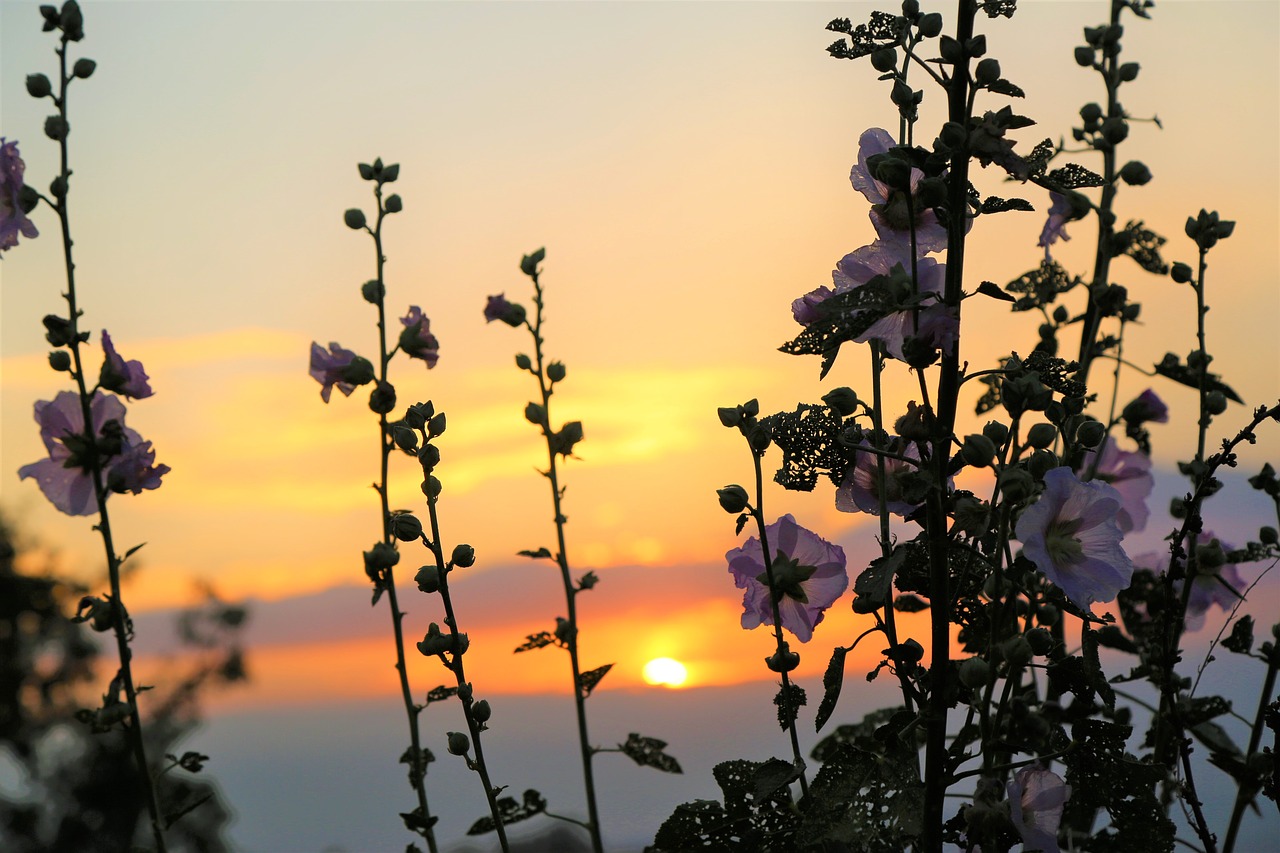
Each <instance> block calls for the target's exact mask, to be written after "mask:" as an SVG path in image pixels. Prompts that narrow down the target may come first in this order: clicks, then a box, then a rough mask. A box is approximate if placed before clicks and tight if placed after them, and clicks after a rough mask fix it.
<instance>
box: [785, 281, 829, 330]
mask: <svg viewBox="0 0 1280 853" xmlns="http://www.w3.org/2000/svg"><path fill="white" fill-rule="evenodd" d="M834 295H835V291H834V290H832V289H831V288H829V287H827V286H826V285H825V284H824V285H822V286H820V287H817V288H815V289H813V290H811V291H809V292H808V293H806V294H805V295H804V296H801V297H800V298H799V299H796V300H795V301H793V302H792V303H791V316H792V317H794V318H795V320H796V322H797V323H799V324H800V325H801V326H808V325H809V324H810V323H813V322H815V321H816V320H818V319H819V318H820V317H821V316H822V314H821V312H820V311H818V306H819V305H821V304H822V303H823V302H825V301H826V300H827V299H828V298H829V297H831V296H834Z"/></svg>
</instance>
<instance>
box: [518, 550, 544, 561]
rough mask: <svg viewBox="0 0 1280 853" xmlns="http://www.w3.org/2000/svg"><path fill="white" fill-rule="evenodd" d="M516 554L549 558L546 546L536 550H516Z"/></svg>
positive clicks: (538, 558)
mask: <svg viewBox="0 0 1280 853" xmlns="http://www.w3.org/2000/svg"><path fill="white" fill-rule="evenodd" d="M516 556H518V557H530V558H532V559H534V560H550V559H551V552H550V551H548V550H547V549H546V548H539V549H538V550H536V551H517V552H516Z"/></svg>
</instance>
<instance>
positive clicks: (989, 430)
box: [982, 421, 1009, 447]
mask: <svg viewBox="0 0 1280 853" xmlns="http://www.w3.org/2000/svg"><path fill="white" fill-rule="evenodd" d="M982 434H983V435H985V436H986V437H987V438H989V439H991V441H992V442H993V443H994V444H995V446H996V447H1003V446H1004V443H1005V441H1006V440H1008V438H1009V428H1008V427H1007V426H1005V425H1004V424H1002V423H1000V422H999V421H987V425H986V426H984V427H983V428H982Z"/></svg>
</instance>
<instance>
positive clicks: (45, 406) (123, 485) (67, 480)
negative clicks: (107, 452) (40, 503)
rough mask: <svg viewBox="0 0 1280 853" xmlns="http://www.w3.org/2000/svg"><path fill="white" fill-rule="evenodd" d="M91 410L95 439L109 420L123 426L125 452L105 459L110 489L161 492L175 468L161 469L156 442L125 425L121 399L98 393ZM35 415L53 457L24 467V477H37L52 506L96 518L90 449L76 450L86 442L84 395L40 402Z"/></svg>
mask: <svg viewBox="0 0 1280 853" xmlns="http://www.w3.org/2000/svg"><path fill="white" fill-rule="evenodd" d="M89 412H90V415H91V416H92V420H93V431H94V437H95V439H96V438H101V437H102V435H103V429H104V427H105V426H106V424H107V422H108V421H115V422H117V423H118V424H119V425H120V427H121V437H122V441H123V447H122V449H121V452H120V453H119V454H117V455H115V456H111V457H109V458H107V459H106V460H104V462H105V464H104V465H103V468H104V471H103V473H104V474H105V475H106V485H108V486H109V487H110V488H112V489H113V490H114V491H131V492H133V493H134V494H139V493H141V491H142V490H143V489H156V488H159V487H160V478H161V477H162V476H163V475H164V474H167V473H168V472H169V470H170V469H169V466H168V465H156V464H155V451H154V450H152V449H151V442H149V441H143V439H142V436H140V435H138V433H137V432H135V431H134V430H132V429H129V428H128V427H126V426H124V415H125V408H124V404H123V403H121V402H120V398H118V397H115V396H112V395H109V394H103V393H101V392H95V393H94V395H93V398H92V399H91V400H90V402H89ZM35 413H36V422H37V423H39V424H40V439H41V441H43V442H44V446H45V449H46V450H47V451H48V452H49V457H48V458H47V459H41V460H40V461H39V462H33V463H31V464H30V465H24V466H22V467H21V468H19V469H18V477H19V478H20V479H23V480H25V479H27V478H28V477H32V478H34V479H35V481H36V484H37V485H38V486H40V491H42V492H44V496H45V497H46V498H48V499H49V502H50V503H52V504H53V505H54V506H55V507H57V508H58V509H59V510H61V511H62V512H65V513H66V514H67V515H92V514H93V513H95V512H97V511H98V497H97V495H96V494H95V493H94V488H93V476H92V475H91V474H90V472H89V470H88V469H86V468H85V464H86V460H85V459H84V458H83V456H84V455H85V454H84V451H83V450H81V451H80V452H77V451H76V450H74V449H73V448H75V447H78V446H80V445H83V443H84V442H83V438H84V431H85V430H84V412H83V410H82V409H81V407H80V397H79V395H78V394H75V393H74V392H71V391H62V392H60V393H59V394H58V396H57V397H55V398H54V399H53V400H52V401H48V400H41V401H40V402H38V403H36V406H35Z"/></svg>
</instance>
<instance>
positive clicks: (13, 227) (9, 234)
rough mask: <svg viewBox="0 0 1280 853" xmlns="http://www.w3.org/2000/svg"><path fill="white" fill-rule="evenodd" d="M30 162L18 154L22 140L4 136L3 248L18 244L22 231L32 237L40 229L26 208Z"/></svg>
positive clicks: (0, 180)
mask: <svg viewBox="0 0 1280 853" xmlns="http://www.w3.org/2000/svg"><path fill="white" fill-rule="evenodd" d="M26 170H27V166H26V164H25V163H23V162H22V158H21V157H19V156H18V143H17V142H6V141H5V139H4V137H2V136H0V251H4V250H5V249H12V248H13V247H14V246H16V245H18V235H19V234H21V235H22V236H23V237H26V238H27V239H28V240H30V239H32V238H34V237H38V236H39V235H40V232H39V231H37V230H36V226H35V225H34V224H32V222H31V220H30V219H28V218H27V215H26V214H25V213H23V211H22V202H21V200H20V196H21V194H22V186H23V175H24V174H25V173H26Z"/></svg>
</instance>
